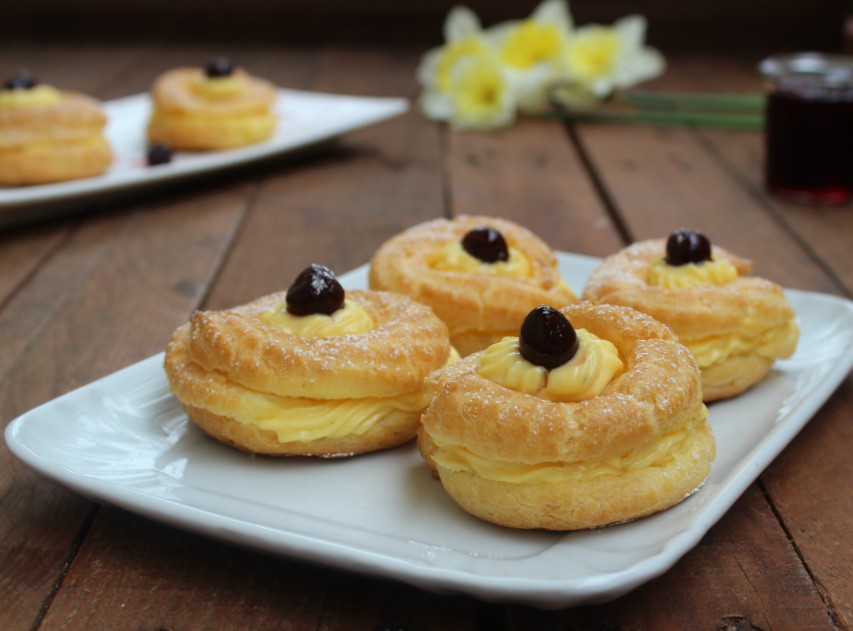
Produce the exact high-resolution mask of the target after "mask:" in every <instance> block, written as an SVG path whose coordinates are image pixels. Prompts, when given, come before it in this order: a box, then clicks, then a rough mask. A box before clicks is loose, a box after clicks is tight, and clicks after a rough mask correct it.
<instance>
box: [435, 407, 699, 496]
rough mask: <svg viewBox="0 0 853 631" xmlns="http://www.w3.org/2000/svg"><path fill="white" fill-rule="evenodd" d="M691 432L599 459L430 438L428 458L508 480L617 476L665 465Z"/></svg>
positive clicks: (554, 480) (553, 480)
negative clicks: (535, 457)
mask: <svg viewBox="0 0 853 631" xmlns="http://www.w3.org/2000/svg"><path fill="white" fill-rule="evenodd" d="M702 409H703V410H704V412H703V416H702V419H700V420H704V417H705V416H707V409H706V408H704V406H703V408H702ZM692 434H693V431H692V428H685V429H682V430H680V431H677V432H672V433H671V434H667V435H666V436H663V437H661V438H660V439H658V440H657V441H655V442H654V443H653V444H651V445H648V446H644V447H641V448H637V449H632V450H630V451H628V452H626V453H624V454H622V455H620V456H614V457H613V458H607V459H605V460H601V461H581V462H542V463H536V464H526V463H519V462H508V461H505V460H495V459H491V458H486V457H483V456H481V455H478V454H476V453H474V452H473V451H471V450H470V449H466V448H465V447H461V446H458V445H456V446H451V445H443V444H442V443H440V442H438V441H435V439H433V443H434V444H435V446H436V450H435V452H434V453H432V454H431V458H432V459H433V461H434V462H435V463H436V465H438V466H439V467H440V468H442V469H447V470H450V471H462V472H467V473H472V474H474V475H476V476H478V477H481V478H484V479H486V480H491V481H494V482H506V483H510V484H531V483H533V484H538V483H543V482H547V483H565V482H576V481H580V480H592V479H595V478H599V477H602V476H620V475H624V474H626V473H629V472H631V471H636V470H639V469H646V468H649V467H663V466H666V465H667V464H668V463H670V462H671V461H672V459H673V458H674V457H675V454H676V453H679V452H683V451H684V450H685V449H686V448H687V447H688V444H687V443H688V441H689V440H690V438H691V436H692Z"/></svg>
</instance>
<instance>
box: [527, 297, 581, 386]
mask: <svg viewBox="0 0 853 631" xmlns="http://www.w3.org/2000/svg"><path fill="white" fill-rule="evenodd" d="M519 349H520V350H521V354H522V356H523V357H524V358H525V359H526V360H527V361H529V362H530V363H531V364H536V365H537V366H542V367H544V368H547V369H548V370H551V369H552V368H557V367H558V366H562V365H563V364H565V363H566V362H568V361H569V360H570V359H571V358H572V357H574V356H575V353H577V352H578V336H577V334H575V330H574V328H573V327H572V325H571V324H570V323H569V321H568V319H567V318H566V316H564V315H563V314H562V313H560V312H559V311H557V310H556V309H554V308H553V307H549V306H547V305H540V306H539V307H536V308H535V309H533V311H531V312H530V313H528V314H527V317H526V318H524V322H523V323H522V324H521V335H520V336H519Z"/></svg>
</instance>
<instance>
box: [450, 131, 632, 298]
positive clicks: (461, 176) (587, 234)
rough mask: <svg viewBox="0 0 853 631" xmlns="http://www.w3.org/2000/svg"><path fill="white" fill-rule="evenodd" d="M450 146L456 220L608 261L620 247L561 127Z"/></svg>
mask: <svg viewBox="0 0 853 631" xmlns="http://www.w3.org/2000/svg"><path fill="white" fill-rule="evenodd" d="M447 145H448V153H449V156H448V162H449V168H448V172H449V173H450V174H451V176H450V185H451V189H450V198H451V203H452V210H453V213H454V214H456V215H460V214H468V215H492V216H497V217H502V218H504V219H510V220H512V221H515V222H517V223H520V224H522V225H524V226H526V227H527V228H528V229H530V230H532V231H533V232H534V233H535V234H537V235H539V236H540V237H541V238H542V239H543V240H544V241H545V242H546V243H548V245H550V246H551V247H552V248H554V249H559V250H567V251H571V252H576V253H579V254H588V255H592V256H605V255H607V254H609V253H611V252H614V251H616V250H617V249H619V248H620V247H621V245H622V240H621V238H620V236H619V234H618V232H617V229H616V227H615V226H614V224H613V221H612V220H611V218H610V217H609V216H608V214H607V209H606V208H605V207H604V205H603V203H602V201H601V199H600V198H599V196H598V194H597V191H596V190H595V186H594V183H593V182H592V181H591V180H590V178H589V174H588V173H587V171H586V168H585V166H584V164H583V162H582V160H581V159H580V157H579V156H578V154H577V151H576V150H575V148H574V147H573V146H572V143H571V139H570V138H569V137H568V135H567V134H566V130H565V129H563V127H562V125H561V124H560V123H559V122H557V121H543V120H535V121H531V120H522V121H519V122H518V123H517V124H515V125H514V126H512V127H511V128H508V129H504V130H500V131H497V132H493V133H489V134H482V133H479V134H478V133H448V139H447ZM575 289H576V291H578V293H579V291H580V288H575Z"/></svg>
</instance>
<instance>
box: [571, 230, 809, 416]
mask: <svg viewBox="0 0 853 631" xmlns="http://www.w3.org/2000/svg"><path fill="white" fill-rule="evenodd" d="M665 253H666V240H664V239H653V240H649V241H642V242H639V243H635V244H633V245H631V246H629V247H627V248H625V249H624V250H622V251H620V252H618V253H616V254H614V255H612V256H609V257H607V258H606V259H605V260H604V261H603V263H602V264H601V266H600V267H599V268H598V269H597V270H595V271H594V272H593V273H592V275H591V276H590V278H589V279H588V281H587V283H586V285H585V286H584V290H583V299H584V300H590V301H592V302H596V303H610V304H618V305H624V306H628V307H633V308H634V309H637V310H639V311H642V312H643V313H647V314H649V315H651V316H652V317H653V318H655V319H657V320H660V321H661V322H663V323H665V324H666V325H668V326H669V327H670V328H671V329H672V330H673V332H674V333H675V334H676V335H677V336H678V338H679V340H681V341H682V342H683V343H684V344H685V345H686V346H688V347H691V346H692V345H693V344H694V343H695V342H698V341H701V340H707V339H709V338H713V337H723V336H745V337H748V338H759V337H760V336H762V335H766V334H768V333H772V332H774V331H779V332H784V338H783V339H781V340H780V341H779V342H778V343H776V344H774V348H773V349H772V350H771V351H769V352H770V353H771V354H770V355H763V354H761V353H759V352H757V351H755V350H751V351H746V352H737V353H734V354H732V355H729V356H728V357H727V358H725V359H724V360H723V361H721V362H720V363H717V364H714V365H713V366H708V367H706V366H702V386H703V389H704V392H705V395H704V396H705V401H714V400H717V399H722V398H727V397H731V396H734V395H737V394H740V393H741V392H743V391H744V390H746V389H747V388H749V387H750V386H752V385H754V384H756V383H758V382H759V381H761V380H762V379H764V377H765V376H766V375H767V372H768V371H769V370H770V368H771V366H772V365H773V362H774V360H775V359H780V358H784V357H788V356H790V355H791V354H792V353H793V352H794V349H795V347H796V343H797V339H798V330H797V328H796V326H795V325H794V326H792V325H791V324H792V320H793V319H794V318H795V315H796V314H795V313H794V310H793V308H792V307H791V305H790V304H789V303H788V301H787V299H786V298H785V294H784V292H783V291H782V288H781V287H780V286H779V285H777V284H776V283H773V282H771V281H769V280H766V279H764V278H759V277H756V276H747V275H746V274H749V273H750V271H751V270H752V262H751V261H749V260H747V259H743V258H741V257H739V256H737V255H735V254H732V253H731V252H728V251H727V250H725V249H723V248H721V247H718V246H713V249H712V257H713V259H714V260H724V261H729V262H730V263H731V264H732V265H734V267H735V268H736V269H737V271H738V274H739V276H738V278H737V279H736V280H734V281H732V282H729V283H725V284H723V285H698V286H694V287H684V288H676V289H670V288H666V287H658V286H654V285H650V284H649V283H648V280H647V278H648V269H649V266H650V265H652V264H653V263H655V262H657V261H659V260H661V259H662V258H663V257H664V256H665Z"/></svg>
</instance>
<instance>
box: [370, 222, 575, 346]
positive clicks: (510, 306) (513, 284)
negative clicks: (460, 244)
mask: <svg viewBox="0 0 853 631" xmlns="http://www.w3.org/2000/svg"><path fill="white" fill-rule="evenodd" d="M478 227H491V228H494V229H496V230H498V231H499V232H500V233H501V234H502V235H503V236H504V239H505V240H506V241H507V244H508V246H509V247H511V248H515V249H517V250H519V251H520V252H521V253H523V254H524V255H525V256H526V257H527V258H528V259H529V261H530V263H531V265H532V276H531V277H529V278H522V277H518V276H510V275H492V274H476V273H470V272H456V271H440V270H436V269H434V268H433V267H432V266H431V265H430V260H431V258H432V257H434V256H435V254H436V252H438V251H439V250H441V249H442V248H443V247H445V246H446V245H447V244H448V243H451V242H454V241H459V240H461V239H462V237H463V236H465V234H466V233H467V232H469V231H470V230H472V229H474V228H478ZM369 282H370V287H371V288H373V289H384V290H388V291H394V292H397V293H401V294H405V295H407V296H411V297H413V298H414V299H415V300H417V301H419V302H422V303H424V304H426V305H429V306H430V307H432V309H433V310H434V311H435V313H436V314H437V315H438V317H439V318H441V319H442V320H443V321H444V322H445V323H446V324H447V326H448V328H449V329H450V337H451V343H452V344H453V346H454V347H455V348H456V349H457V350H458V351H459V353H460V354H461V355H463V356H464V355H468V354H470V353H472V352H474V351H477V350H480V349H483V348H485V347H486V346H488V345H489V344H491V343H492V342H495V341H497V340H499V339H500V338H501V337H504V336H505V335H514V334H517V332H518V327H520V326H521V322H522V320H523V319H524V317H525V316H526V315H527V313H528V312H529V311H530V309H532V308H534V307H537V306H539V305H541V304H550V305H554V306H562V305H566V304H570V303H572V302H577V296H575V294H574V293H573V292H572V290H571V289H570V288H569V287H568V286H567V285H565V284H564V283H563V282H561V278H560V274H559V271H558V270H557V260H556V257H555V256H554V253H553V252H552V251H551V249H550V248H549V247H548V246H547V245H546V244H545V243H544V242H543V241H541V240H540V239H539V238H538V237H536V236H535V235H534V234H533V233H531V232H530V231H528V230H527V229H526V228H523V227H522V226H519V225H518V224H515V223H513V222H511V221H507V220H504V219H498V218H494V217H482V216H468V215H462V216H459V217H456V218H455V219H453V220H448V219H436V220H433V221H428V222H426V223H423V224H419V225H417V226H413V227H412V228H409V229H408V230H406V231H404V232H402V233H400V234H398V235H396V236H394V237H392V238H391V239H389V240H388V241H386V242H385V243H384V244H383V245H382V246H381V247H380V248H379V249H378V250H377V251H376V253H375V254H374V256H373V260H372V261H371V265H370V275H369Z"/></svg>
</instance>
